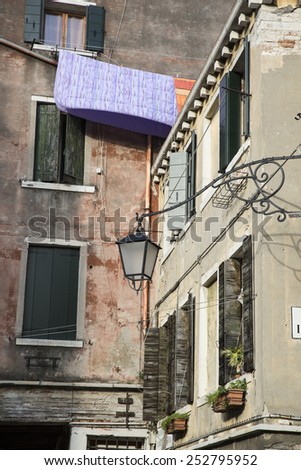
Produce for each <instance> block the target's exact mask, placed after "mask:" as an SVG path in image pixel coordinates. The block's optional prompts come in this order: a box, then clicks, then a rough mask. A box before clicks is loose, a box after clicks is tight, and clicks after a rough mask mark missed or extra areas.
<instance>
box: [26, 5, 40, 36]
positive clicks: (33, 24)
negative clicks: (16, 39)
mask: <svg viewBox="0 0 301 470" xmlns="http://www.w3.org/2000/svg"><path fill="white" fill-rule="evenodd" d="M43 9H44V1H43V0H26V1H25V18H24V42H33V41H36V42H39V41H40V40H41V39H42V23H43Z"/></svg>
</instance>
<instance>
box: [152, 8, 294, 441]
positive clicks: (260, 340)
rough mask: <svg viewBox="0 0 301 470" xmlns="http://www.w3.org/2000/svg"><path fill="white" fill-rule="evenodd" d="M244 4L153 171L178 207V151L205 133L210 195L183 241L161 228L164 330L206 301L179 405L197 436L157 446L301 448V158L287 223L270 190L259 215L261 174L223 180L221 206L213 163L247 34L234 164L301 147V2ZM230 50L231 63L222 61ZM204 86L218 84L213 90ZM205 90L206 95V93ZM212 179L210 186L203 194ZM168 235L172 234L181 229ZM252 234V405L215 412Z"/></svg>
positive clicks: (273, 185)
mask: <svg viewBox="0 0 301 470" xmlns="http://www.w3.org/2000/svg"><path fill="white" fill-rule="evenodd" d="M239 3H240V8H241V9H240V10H238V11H237V16H236V17H233V18H232V25H231V28H229V31H228V34H229V36H230V34H231V31H235V30H236V31H237V26H238V21H239V18H240V21H245V19H246V18H245V16H243V17H242V16H240V15H241V14H243V15H246V16H247V18H248V20H247V22H245V23H244V27H243V28H241V29H240V30H239V35H240V39H239V40H238V41H237V42H236V43H234V44H233V43H232V44H231V41H229V42H228V43H227V41H228V39H229V36H228V39H226V38H225V36H223V37H222V38H221V40H220V43H219V46H220V49H219V52H218V49H216V48H215V49H214V50H215V56H214V57H212V62H211V63H209V62H208V64H207V67H205V68H204V73H203V75H202V74H201V75H200V77H199V79H197V83H196V86H195V87H194V89H193V90H192V96H191V97H190V98H191V99H190V102H186V106H185V107H184V109H183V110H182V114H181V115H180V116H179V118H178V121H177V123H176V125H175V126H174V129H173V132H172V133H171V134H170V136H169V138H168V139H167V140H166V142H165V143H164V146H163V148H162V149H161V152H160V154H159V158H158V160H157V162H156V164H155V165H154V166H153V168H152V171H153V175H154V177H157V181H158V180H160V181H159V185H158V186H157V188H158V191H159V192H160V202H159V208H163V207H167V204H168V202H166V201H167V197H166V192H167V195H168V186H169V185H170V181H169V171H170V167H171V165H172V162H173V159H174V158H176V157H175V155H176V153H177V152H181V151H183V150H184V149H185V148H188V144H189V142H190V139H191V134H192V132H193V131H195V132H196V134H197V146H196V156H197V158H196V191H199V196H198V197H197V198H196V206H195V214H194V216H192V217H191V218H190V219H189V220H187V221H186V224H184V226H183V228H182V230H180V231H177V232H176V234H175V235H176V237H173V241H172V242H166V239H165V240H164V239H163V238H161V244H162V246H163V250H162V257H161V260H160V264H159V266H158V272H157V276H158V291H157V296H156V299H155V300H154V303H155V304H156V308H155V309H154V311H155V315H154V316H153V327H154V328H159V329H160V328H163V327H164V325H165V327H166V325H167V322H168V319H169V318H170V317H173V316H175V317H176V318H177V315H178V313H179V312H183V310H184V311H185V309H186V310H187V301H188V298H189V295H192V296H193V297H194V299H195V310H194V315H195V317H194V318H195V326H194V328H195V330H194V331H195V338H194V363H193V365H192V367H193V370H194V373H193V375H194V387H193V400H190V401H189V400H188V402H187V405H185V406H182V407H181V409H180V410H179V409H178V410H177V411H181V412H188V413H189V420H188V429H187V432H186V434H184V435H183V434H182V435H181V434H178V435H170V434H166V433H164V432H163V431H162V429H161V428H160V426H159V431H158V439H157V444H158V446H159V448H162V449H180V450H181V449H218V450H223V449H224V450H233V449H236V450H243V449H244V450H262V449H295V450H296V449H300V446H301V429H300V406H299V400H298V394H299V386H298V384H299V382H300V376H299V370H298V367H295V364H296V363H297V362H298V358H299V356H300V347H301V343H300V339H296V338H295V337H294V335H293V319H292V307H299V306H300V301H301V298H300V266H299V258H300V250H299V234H300V228H301V227H300V195H299V189H298V187H299V183H298V181H299V177H298V174H299V171H300V159H296V160H294V159H292V160H291V161H287V162H286V163H284V160H283V161H279V166H281V167H282V168H283V171H284V173H285V175H284V184H283V186H282V187H281V189H280V191H279V192H278V191H277V194H276V196H275V199H273V198H271V201H272V200H273V201H274V202H276V204H278V208H279V206H280V207H285V209H286V211H288V212H287V213H286V216H285V217H284V218H285V220H284V221H282V222H280V221H279V219H278V216H279V218H280V220H281V219H282V217H283V213H281V211H280V212H278V211H277V208H276V206H272V205H270V203H269V198H268V199H267V200H266V201H264V202H263V203H262V205H258V206H257V211H258V213H256V212H254V211H253V210H252V208H251V207H250V204H248V203H246V201H249V202H251V198H252V196H254V194H255V191H256V186H254V181H253V179H252V178H251V179H249V180H248V182H247V184H246V185H245V186H244V187H243V188H242V189H240V191H239V192H238V193H237V197H234V199H233V200H232V201H231V198H230V195H229V191H228V195H227V190H226V189H225V188H224V192H223V197H224V199H223V202H224V203H225V202H226V199H227V197H228V198H230V199H229V201H228V202H229V204H228V205H227V206H226V207H224V208H222V207H221V205H220V206H218V196H219V197H220V198H221V197H222V196H221V193H220V192H219V190H218V189H214V188H212V187H210V184H209V183H210V181H211V180H213V179H214V178H218V177H220V178H222V174H218V172H217V170H218V162H216V161H215V162H214V158H216V157H218V153H217V152H216V146H215V145H214V139H218V133H215V132H216V130H215V129H217V127H216V128H215V127H214V121H213V117H212V116H214V113H213V112H212V110H217V113H218V114H219V113H220V104H217V103H218V99H219V93H221V92H220V90H219V84H220V82H221V79H222V77H223V75H224V74H226V73H227V72H229V71H231V70H234V69H235V67H236V69H237V64H238V63H239V62H238V59H239V57H241V54H242V51H243V50H244V49H243V47H244V46H243V38H244V37H247V38H248V39H249V46H250V94H251V96H250V133H249V135H248V136H247V137H245V138H243V140H242V141H241V144H240V146H239V150H238V151H237V153H236V154H235V155H234V157H233V159H232V160H231V161H230V162H229V163H228V166H227V168H226V170H225V171H226V173H227V172H228V171H229V172H231V170H233V171H235V167H239V166H240V165H243V164H248V163H251V162H252V161H256V160H261V159H264V158H267V157H281V156H287V157H289V156H291V155H293V154H294V155H300V121H299V119H298V113H300V109H301V95H300V85H299V76H298V72H297V71H298V70H300V65H301V49H300V44H301V42H300V39H301V29H300V24H301V9H300V5H299V3H298V2H289V1H288V2H278V5H276V4H275V2H237V5H238V4H239ZM259 3H260V5H259ZM261 3H263V4H262V5H261ZM271 3H274V4H271ZM247 4H249V9H247V10H246V9H245V10H243V9H244V8H248V7H247ZM251 4H252V6H250V5H251ZM255 4H257V5H255ZM227 46H230V48H231V54H230V55H229V56H228V57H223V59H222V56H223V53H222V50H223V51H225V49H223V48H224V47H227ZM221 59H222V64H223V66H222V67H220V65H219V64H220V61H221ZM217 62H219V64H217ZM214 64H215V67H216V68H215V70H214V69H213V66H214ZM217 65H218V67H217ZM209 75H210V82H211V83H209V81H208V76H209ZM212 75H214V76H215V79H216V81H215V82H214V81H213V79H212ZM202 87H205V88H206V89H207V90H208V93H207V95H205V92H204V89H203V88H202ZM200 94H201V95H203V97H202V98H201V99H200ZM195 100H198V102H197V103H196V101H195ZM200 101H201V105H199V102H200ZM197 106H198V108H197ZM189 112H190V113H191V112H194V113H195V115H194V118H193V119H189V116H191V114H190V115H189ZM183 122H186V123H187V122H188V123H189V129H188V130H187V126H186V131H185V132H184V135H183V137H180V138H179V139H178V140H177V139H176V138H175V136H176V135H178V134H177V133H178V132H181V131H182V132H183V126H182V124H183ZM175 148H176V152H174V149H175ZM166 158H167V159H169V166H168V167H167V168H166V167H165V171H164V172H162V161H163V159H166ZM253 168H254V171H255V172H256V176H259V175H261V177H263V178H264V174H263V173H262V172H263V171H264V172H267V174H269V175H270V174H271V172H272V173H273V171H275V170H276V169H277V168H278V170H277V171H276V174H275V176H274V178H273V179H272V180H271V181H269V182H268V183H267V185H266V190H267V192H268V193H269V194H271V193H272V192H273V191H275V190H276V189H277V188H278V189H279V187H280V183H281V181H282V179H281V176H280V173H281V169H280V168H279V167H277V166H276V165H275V164H273V163H266V164H265V165H264V166H263V167H262V166H260V165H259V166H258V169H257V166H256V165H254V166H253ZM160 169H161V174H160ZM241 171H242V172H243V171H245V172H246V173H245V174H247V172H248V171H249V170H247V169H246V167H245V169H243V170H241ZM162 173H164V174H163V175H162ZM235 175H236V176H237V174H234V173H233V174H232V176H235ZM259 179H260V178H259ZM262 181H263V180H262ZM258 182H259V180H258ZM207 184H209V187H208V189H207V190H206V191H204V192H203V193H202V191H201V190H202V188H204V187H205V186H206V185H207ZM257 189H258V187H257ZM164 192H165V196H164ZM274 211H275V213H274ZM171 212H172V211H171ZM166 223H167V222H165V224H166ZM174 223H175V222H174ZM162 230H164V223H162ZM165 230H166V229H165ZM163 233H164V232H163ZM165 234H168V236H169V237H171V232H170V231H169V232H168V231H165ZM249 237H251V240H252V263H251V269H252V304H253V325H252V327H251V329H250V330H249V334H251V333H252V335H253V339H252V342H253V355H254V356H253V361H254V362H253V367H252V368H251V369H250V370H249V371H248V372H245V374H244V375H243V377H244V378H245V379H246V381H247V395H246V402H245V405H244V407H243V409H241V410H240V411H228V412H227V413H215V412H213V410H212V409H211V407H210V405H209V404H208V399H207V395H208V394H209V393H210V392H212V391H214V390H215V389H217V387H218V385H219V384H221V383H220V378H219V373H220V372H219V368H220V364H221V362H220V361H221V356H219V354H220V348H221V346H220V339H221V336H220V329H221V323H220V321H221V316H220V308H221V307H220V306H221V305H226V304H227V302H228V303H229V302H230V303H231V301H232V300H231V298H228V299H227V298H226V297H225V298H222V297H221V292H222V291H221V290H220V287H219V286H220V283H221V282H222V281H221V271H220V267H221V266H222V263H224V262H226V261H227V260H229V259H232V260H233V259H234V260H237V259H240V256H243V255H242V254H241V250H242V249H243V244H244V242H245V240H247V239H249ZM242 276H243V274H242ZM244 295H245V294H244V291H243V290H242V299H241V298H240V299H238V300H239V301H240V302H241V303H242V305H244V302H246V296H245V297H244ZM175 321H177V320H175ZM242 321H243V320H242ZM245 333H248V331H247V332H245ZM247 337H248V334H247ZM251 337H252V336H251ZM160 346H161V345H160ZM175 354H177V353H175ZM189 360H191V359H187V361H189ZM187 364H191V363H189V362H187ZM188 367H189V365H188ZM185 374H186V375H185V376H184V375H183V377H182V380H183V382H184V381H185V382H186V381H187V380H189V379H188V371H186V370H185ZM159 381H160V379H159ZM222 385H224V383H222ZM168 390H170V389H168ZM162 393H164V392H163V391H162ZM165 393H168V392H165ZM165 396H166V395H165ZM163 401H164V400H163ZM175 408H176V406H174V409H172V410H171V411H174V410H175ZM159 424H160V423H159Z"/></svg>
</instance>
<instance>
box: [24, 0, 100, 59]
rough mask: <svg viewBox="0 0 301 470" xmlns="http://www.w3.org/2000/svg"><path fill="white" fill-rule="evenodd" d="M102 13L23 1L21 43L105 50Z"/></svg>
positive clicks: (44, 0)
mask: <svg viewBox="0 0 301 470" xmlns="http://www.w3.org/2000/svg"><path fill="white" fill-rule="evenodd" d="M104 23H105V9H104V8H103V7H100V6H94V5H88V6H85V5H84V4H83V5H80V4H79V5H74V4H70V3H68V2H66V3H63V2H55V1H51V0H26V2H25V19H24V41H25V42H30V43H33V42H34V43H42V44H45V45H48V46H52V47H56V46H58V47H66V48H71V49H73V50H75V49H88V50H91V51H97V52H102V51H103V48H104Z"/></svg>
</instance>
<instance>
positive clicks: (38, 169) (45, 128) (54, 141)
mask: <svg viewBox="0 0 301 470" xmlns="http://www.w3.org/2000/svg"><path fill="white" fill-rule="evenodd" d="M84 148H85V121H84V120H83V119H80V118H78V117H74V116H70V115H66V114H63V113H61V112H60V111H59V109H58V108H57V107H56V105H55V104H54V103H38V105H37V116H36V134H35V159H34V180H35V181H43V182H50V183H67V184H79V185H81V184H83V174H84Z"/></svg>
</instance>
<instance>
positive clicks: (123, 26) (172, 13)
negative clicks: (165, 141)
mask: <svg viewBox="0 0 301 470" xmlns="http://www.w3.org/2000/svg"><path fill="white" fill-rule="evenodd" d="M95 3H97V4H98V5H101V6H104V7H105V10H106V20H105V50H104V54H105V57H104V60H110V59H111V60H112V63H117V64H119V65H122V66H126V67H134V68H138V69H142V70H149V71H151V72H158V73H163V74H168V75H172V76H175V77H176V76H180V77H185V78H196V76H197V74H198V73H199V71H200V69H201V67H202V66H203V64H204V62H205V60H206V58H207V56H208V55H209V53H210V50H211V48H212V45H213V44H214V42H215V40H216V38H217V37H218V35H219V33H220V31H221V29H222V27H223V24H224V21H225V19H226V18H227V16H228V14H229V13H230V10H231V8H232V6H233V5H234V3H235V1H234V0H216V1H215V2H214V4H212V2H207V1H206V0H200V1H196V0H186V1H183V0H177V1H174V0H166V1H165V2H162V1H161V0H153V1H152V2H149V1H148V0H131V1H130V2H127V1H124V0H115V1H114V2H112V1H111V0H96V2H95ZM11 12H14V14H13V15H12V14H11ZM23 16H24V1H23V0H12V1H10V2H3V5H2V6H1V7H0V21H1V25H3V24H4V28H2V35H3V37H4V38H5V39H8V40H10V41H13V42H16V43H17V44H23Z"/></svg>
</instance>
